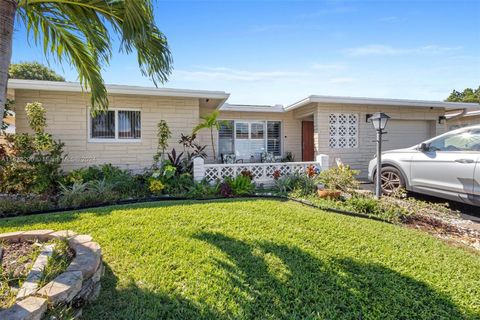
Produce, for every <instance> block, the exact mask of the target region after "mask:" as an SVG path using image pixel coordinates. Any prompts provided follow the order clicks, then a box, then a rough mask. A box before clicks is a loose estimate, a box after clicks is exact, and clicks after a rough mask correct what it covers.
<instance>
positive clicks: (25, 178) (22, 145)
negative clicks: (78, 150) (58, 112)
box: [0, 102, 64, 194]
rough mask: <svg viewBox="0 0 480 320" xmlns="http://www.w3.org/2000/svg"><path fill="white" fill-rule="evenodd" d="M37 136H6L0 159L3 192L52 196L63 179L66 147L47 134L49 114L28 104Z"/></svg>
mask: <svg viewBox="0 0 480 320" xmlns="http://www.w3.org/2000/svg"><path fill="white" fill-rule="evenodd" d="M25 110H26V112H27V116H28V120H29V125H30V128H31V129H32V130H33V131H34V134H27V133H23V134H15V135H7V136H6V138H5V139H6V148H5V149H6V150H8V152H2V158H1V159H0V192H6V193H21V194H27V193H36V194H46V193H53V192H54V191H55V190H56V189H57V187H58V181H59V179H60V176H61V170H60V164H61V162H62V160H63V159H62V158H63V147H64V144H63V143H61V142H60V141H56V140H54V139H53V137H52V135H51V134H49V133H46V132H45V127H46V119H45V118H46V112H45V109H44V108H43V107H42V105H41V104H40V103H38V102H36V103H30V104H27V106H26V107H25Z"/></svg>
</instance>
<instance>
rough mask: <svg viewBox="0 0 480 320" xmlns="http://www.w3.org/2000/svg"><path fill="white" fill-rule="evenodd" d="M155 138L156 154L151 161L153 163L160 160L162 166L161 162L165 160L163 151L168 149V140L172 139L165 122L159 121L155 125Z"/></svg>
mask: <svg viewBox="0 0 480 320" xmlns="http://www.w3.org/2000/svg"><path fill="white" fill-rule="evenodd" d="M157 137H158V146H157V154H156V155H155V156H154V157H153V159H154V160H155V162H158V161H159V160H161V163H160V165H162V164H163V161H164V160H165V150H167V148H168V139H170V138H171V137H172V132H171V131H170V128H169V127H168V124H167V122H166V121H165V120H160V122H159V123H158V124H157Z"/></svg>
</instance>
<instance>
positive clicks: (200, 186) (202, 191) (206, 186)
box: [186, 179, 231, 198]
mask: <svg viewBox="0 0 480 320" xmlns="http://www.w3.org/2000/svg"><path fill="white" fill-rule="evenodd" d="M230 190H231V189H230ZM219 193H220V183H218V182H215V183H213V184H210V183H209V182H208V181H207V180H205V179H204V180H202V181H199V182H196V181H195V182H194V183H193V184H192V186H191V187H190V188H189V190H188V192H187V193H186V195H187V197H190V198H209V197H214V196H216V195H217V194H219ZM229 193H230V194H231V191H230V192H229Z"/></svg>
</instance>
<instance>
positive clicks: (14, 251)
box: [1, 241, 40, 278]
mask: <svg viewBox="0 0 480 320" xmlns="http://www.w3.org/2000/svg"><path fill="white" fill-rule="evenodd" d="M2 248H3V254H2V257H1V262H2V275H3V277H4V278H12V277H13V278H19V277H22V276H26V275H27V274H28V271H29V266H30V265H31V264H32V263H33V262H34V258H35V256H36V255H35V254H34V252H35V250H39V249H40V244H38V243H35V242H33V241H22V242H5V243H4V244H3V245H2Z"/></svg>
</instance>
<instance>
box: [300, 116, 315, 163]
mask: <svg viewBox="0 0 480 320" xmlns="http://www.w3.org/2000/svg"><path fill="white" fill-rule="evenodd" d="M314 156H315V152H314V147H313V121H302V161H313V158H314Z"/></svg>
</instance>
